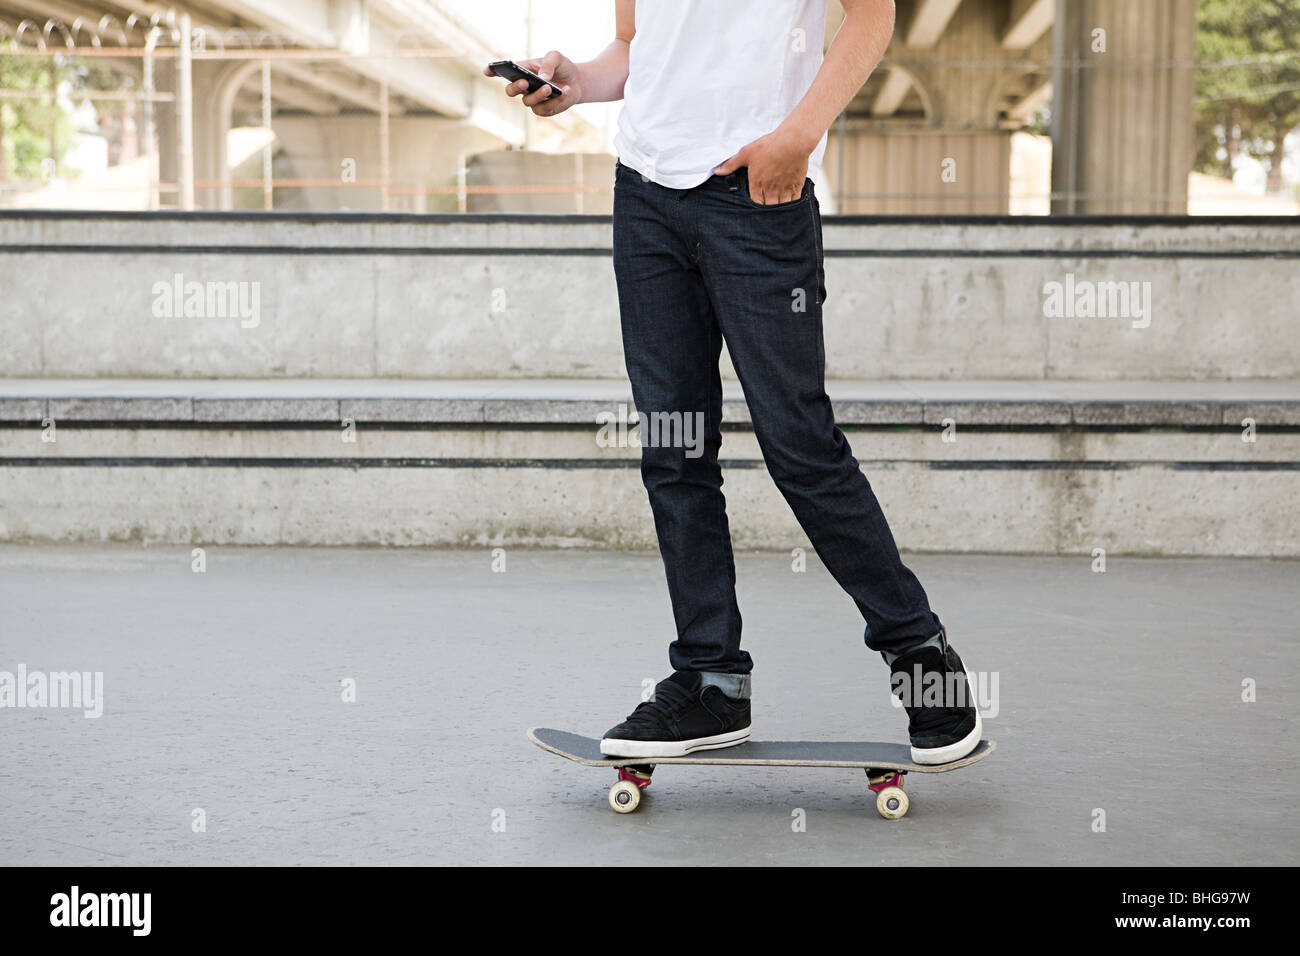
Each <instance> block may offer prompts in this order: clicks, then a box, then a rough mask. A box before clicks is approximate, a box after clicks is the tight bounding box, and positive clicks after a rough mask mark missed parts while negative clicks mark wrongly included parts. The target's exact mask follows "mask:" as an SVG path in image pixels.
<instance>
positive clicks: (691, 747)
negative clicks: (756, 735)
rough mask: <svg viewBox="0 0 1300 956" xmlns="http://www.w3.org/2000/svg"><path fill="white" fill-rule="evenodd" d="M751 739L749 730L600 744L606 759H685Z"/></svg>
mask: <svg viewBox="0 0 1300 956" xmlns="http://www.w3.org/2000/svg"><path fill="white" fill-rule="evenodd" d="M748 739H749V728H748V727H746V728H745V729H744V730H732V731H728V732H727V733H725V734H717V735H715V736H713V737H696V738H695V739H694V740H618V739H617V738H606V739H605V740H602V741H601V742H600V752H601V753H603V754H604V755H605V756H606V757H685V756H686V755H687V754H693V753H695V751H697V750H719V749H721V748H723V747H734V746H736V744H743V743H744V742H745V741H746V740H748Z"/></svg>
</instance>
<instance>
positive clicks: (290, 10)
mask: <svg viewBox="0 0 1300 956" xmlns="http://www.w3.org/2000/svg"><path fill="white" fill-rule="evenodd" d="M7 41H12V42H13V44H14V46H11V47H9V48H8V49H7V50H6V52H10V53H12V52H27V53H29V54H33V55H38V54H39V53H40V51H42V50H44V51H46V52H54V51H63V52H72V51H74V50H75V52H76V55H78V56H86V57H94V58H97V59H98V61H99V62H100V63H103V64H106V65H108V66H109V67H111V69H113V70H116V71H119V72H120V73H122V74H124V75H125V76H127V77H129V79H130V82H131V85H132V87H133V88H134V90H135V95H134V96H133V97H132V98H131V99H130V101H131V102H133V103H135V104H137V105H139V106H140V107H141V111H142V113H143V116H142V119H141V121H140V123H139V126H140V128H141V131H142V135H141V138H142V140H146V141H147V140H148V139H150V137H149V136H148V135H147V133H145V132H144V131H145V130H148V129H153V130H155V132H156V135H157V139H158V172H157V176H158V178H159V179H160V180H161V182H162V184H163V186H162V192H163V193H164V197H163V200H162V204H163V205H176V206H179V207H180V208H194V205H196V206H197V207H199V208H218V209H229V208H231V207H232V205H233V203H234V197H233V192H234V190H235V189H236V188H237V187H238V184H239V180H238V178H237V176H236V175H235V173H232V169H231V167H232V165H234V164H235V163H237V162H238V160H239V159H240V157H232V156H230V155H229V153H228V143H229V133H230V131H231V129H232V127H233V126H237V125H241V122H240V119H241V118H242V120H243V123H242V125H254V126H257V125H260V126H264V127H270V128H273V129H274V131H275V135H276V138H277V140H278V141H279V142H278V146H277V153H278V154H279V155H280V157H281V158H282V160H283V161H285V162H287V163H288V164H289V166H288V168H287V169H284V168H281V169H277V170H275V176H276V179H288V180H290V181H293V182H296V183H300V184H301V185H299V186H298V187H297V188H298V189H316V190H318V191H320V190H324V191H325V192H324V194H323V195H317V196H315V197H314V199H313V202H311V203H308V204H322V203H323V204H328V205H340V204H342V205H346V204H347V203H346V201H344V202H343V203H340V202H339V201H338V199H337V197H336V196H334V195H332V194H331V193H330V192H329V190H330V187H331V186H336V185H338V184H340V183H342V182H344V181H348V180H347V177H348V175H349V174H348V172H347V170H346V169H344V168H343V167H344V165H345V161H350V162H349V163H348V165H349V166H350V169H351V176H353V177H356V178H359V179H361V180H362V181H363V184H364V182H366V181H369V182H373V183H374V184H375V186H376V187H378V189H379V191H380V192H382V198H381V200H380V201H379V202H377V203H375V206H376V207H381V208H388V200H389V190H388V188H387V187H388V186H390V185H391V184H393V183H394V182H398V181H411V180H413V179H415V178H427V179H429V180H441V179H443V178H446V177H447V176H454V175H455V172H456V170H457V168H458V166H459V164H461V163H462V162H463V159H464V156H465V155H467V154H471V153H476V152H480V151H484V150H495V149H500V148H503V147H506V146H521V145H524V144H525V142H526V141H528V140H529V138H530V135H532V134H533V133H534V131H533V130H531V129H530V125H531V124H530V123H529V122H528V118H527V117H526V115H525V114H524V113H523V111H521V110H520V109H519V105H518V103H516V102H512V101H510V100H508V99H506V97H504V96H502V95H501V90H500V83H499V82H494V81H492V80H490V79H488V78H486V77H484V76H482V74H481V70H482V67H483V64H484V63H486V62H489V61H490V60H492V59H494V58H498V57H499V56H501V55H502V53H501V52H500V51H496V50H494V49H492V48H491V46H490V45H489V43H488V41H487V40H486V39H485V38H483V37H482V36H480V35H479V34H478V33H477V32H476V31H475V30H473V29H472V28H470V27H469V26H467V25H466V24H464V23H463V22H461V21H460V20H458V19H457V18H456V17H455V16H454V15H453V14H452V13H450V12H448V11H447V10H446V9H444V7H443V5H442V4H440V3H439V2H438V0H275V2H269V0H202V2H181V3H177V4H175V5H171V6H163V5H160V4H156V3H149V2H142V0H94V2H88V0H0V46H4V45H5V44H6V43H7ZM186 51H189V52H188V55H187V54H186ZM119 98H120V97H119ZM584 125H585V124H583V123H582V122H581V121H578V120H576V119H575V118H574V117H564V118H562V119H561V121H560V122H559V123H554V124H547V126H546V128H545V130H541V131H538V132H541V133H543V134H549V135H550V137H551V140H550V142H549V143H547V142H546V141H542V142H541V143H539V145H542V146H549V147H551V148H554V147H557V146H563V144H564V142H565V140H566V139H567V138H568V137H569V136H570V134H572V133H573V131H575V130H582V129H583V127H584ZM309 144H310V145H309ZM313 145H314V146H315V147H316V148H315V149H313V148H311V147H312V146H313ZM145 148H147V142H146V143H145ZM268 154H269V149H268ZM326 156H327V157H328V161H324V160H321V161H317V160H318V158H320V157H326ZM268 162H269V158H268ZM267 171H268V172H269V170H267ZM261 172H262V171H261V170H255V171H254V176H255V177H260V175H261ZM351 182H353V183H355V179H353V180H351ZM190 189H194V190H195V191H196V194H197V198H196V200H195V203H194V205H191V204H190V202H189V201H188V199H187V196H188V193H189V190H190ZM172 197H175V198H174V199H173V198H172ZM363 204H368V202H365V203H363ZM277 205H284V203H282V202H280V201H277ZM287 205H289V206H292V205H295V203H293V202H289V203H287Z"/></svg>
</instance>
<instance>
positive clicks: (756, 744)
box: [528, 727, 997, 820]
mask: <svg viewBox="0 0 1300 956" xmlns="http://www.w3.org/2000/svg"><path fill="white" fill-rule="evenodd" d="M528 739H529V740H531V741H532V742H533V743H535V744H536V745H537V746H539V747H541V748H542V749H543V750H548V751H550V752H551V753H553V754H558V755H559V756H561V757H564V758H565V759H567V760H572V761H574V762H575V763H580V764H582V765H583V766H585V767H608V768H610V769H613V770H617V771H618V782H617V783H615V784H614V786H612V787H611V788H610V791H609V805H610V806H611V807H612V808H613V809H614V810H616V811H618V812H619V813H631V812H632V811H633V810H635V809H636V808H637V807H638V806H639V805H640V802H641V791H642V790H644V789H645V788H646V787H648V786H650V777H651V773H652V772H653V770H654V768H655V767H657V766H661V765H664V764H695V765H706V766H736V767H849V768H853V769H860V770H865V771H866V772H867V778H868V787H869V788H870V789H871V790H872V791H873V792H874V793H875V794H876V809H877V810H878V811H879V812H880V815H881V816H883V817H885V818H886V819H889V820H897V819H898V818H899V817H901V816H903V815H904V814H905V813H907V808H908V798H907V795H906V794H905V793H903V776H904V775H905V774H908V773H946V772H947V771H950V770H959V769H961V768H962V767H969V766H970V765H971V764H973V763H978V762H979V761H981V760H983V759H984V758H985V757H987V756H988V755H989V754H991V753H992V752H993V751H994V749H995V748H996V746H997V745H996V744H994V743H993V741H991V740H981V741H980V743H979V745H978V746H977V747H976V748H975V749H974V750H972V751H971V752H970V753H969V754H967V755H966V756H965V757H962V758H961V759H960V760H954V761H952V762H951V763H943V764H919V763H916V762H914V761H913V760H912V751H911V748H910V747H908V746H907V745H906V744H890V743H878V742H874V741H864V740H853V741H849V740H845V741H835V740H751V741H747V742H745V743H743V744H737V745H736V746H734V747H725V748H722V749H720V750H698V751H696V752H695V753H692V754H687V755H686V756H685V757H606V756H605V755H604V754H602V753H601V752H600V741H599V740H597V739H596V738H594V737H584V736H582V735H581V734H573V733H569V732H567V731H564V730H554V729H552V728H550V727H534V728H533V729H532V730H530V731H528Z"/></svg>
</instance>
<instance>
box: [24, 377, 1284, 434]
mask: <svg viewBox="0 0 1300 956" xmlns="http://www.w3.org/2000/svg"><path fill="white" fill-rule="evenodd" d="M827 391H828V392H829V394H830V396H831V399H832V401H833V402H834V404H835V409H836V416H837V419H838V421H840V423H841V424H844V425H911V426H920V425H930V426H936V427H940V426H943V425H944V424H945V423H947V422H949V421H951V422H953V423H955V424H957V425H959V426H966V427H993V428H1067V427H1081V428H1152V427H1179V428H1222V427H1231V428H1241V427H1243V425H1242V423H1243V421H1244V420H1247V419H1252V420H1254V422H1255V424H1256V425H1257V426H1260V427H1297V426H1300V382H1231V383H1226V382H1019V381H992V382H985V381H979V382H950V381H943V382H939V381H906V382H863V381H846V380H831V381H828V382H827ZM724 396H725V397H724V404H723V421H724V422H726V423H727V424H731V425H742V426H743V425H748V424H750V416H749V409H748V406H747V405H746V404H745V401H744V396H743V394H742V392H741V391H740V388H739V386H738V385H736V384H735V383H732V382H729V383H725V384H724ZM631 402H632V399H631V392H630V390H629V388H628V386H627V384H626V383H624V382H619V381H615V380H610V379H560V380H556V379H537V380H528V379H511V380H495V381H489V380H439V381H422V382H416V381H406V380H351V379H335V380H287V379H265V380H222V381H213V380H198V381H195V380H162V379H154V380H150V379H136V380H127V379H5V380H0V421H4V422H13V423H21V422H39V421H42V420H44V419H46V418H52V419H54V420H55V422H57V423H60V424H76V423H92V422H95V423H123V424H125V423H130V422H149V423H174V424H190V423H195V424H227V425H240V424H250V425H251V424H268V423H269V424H275V423H281V424H312V423H318V424H330V425H334V424H337V423H339V422H341V421H343V420H351V421H353V422H356V423H358V424H360V423H363V422H364V423H369V424H379V425H385V424H392V425H405V424H420V425H464V424H490V425H506V426H510V425H519V426H528V425H566V426H589V425H595V424H596V422H597V416H598V415H601V414H608V413H611V412H613V413H615V414H618V411H619V406H620V405H622V406H626V407H627V408H628V409H630V408H631Z"/></svg>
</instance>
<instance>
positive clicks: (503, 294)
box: [0, 212, 1300, 380]
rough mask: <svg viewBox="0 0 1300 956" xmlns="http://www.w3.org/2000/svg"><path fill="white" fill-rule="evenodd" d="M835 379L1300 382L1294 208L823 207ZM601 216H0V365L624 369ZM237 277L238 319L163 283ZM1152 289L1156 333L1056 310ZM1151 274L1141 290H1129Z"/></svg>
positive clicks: (489, 371) (194, 371) (172, 370)
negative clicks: (899, 210) (1086, 215)
mask: <svg viewBox="0 0 1300 956" xmlns="http://www.w3.org/2000/svg"><path fill="white" fill-rule="evenodd" d="M825 248H826V256H827V262H826V284H827V287H828V290H829V299H828V302H827V304H826V353H827V365H828V375H829V376H830V377H832V378H866V379H890V378H902V379H906V378H935V379H942V378H962V379H982V378H1017V379H1102V380H1108V379H1135V380H1153V379H1155V380H1159V379H1171V380H1179V379H1182V380H1207V379H1208V380H1217V379H1222V380H1232V379H1251V378H1277V379H1283V378H1294V377H1300V335H1297V330H1296V314H1297V313H1296V307H1295V303H1296V302H1297V301H1300V268H1297V267H1296V265H1297V264H1296V259H1297V258H1300V229H1297V228H1296V226H1295V224H1294V221H1293V220H1288V219H1275V220H1267V219H1241V220H1234V219H1209V220H1196V221H1192V222H1188V221H1184V220H1179V219H1173V220H1158V219H1114V220H1080V221H1075V222H1069V221H1064V222H1063V221H1058V220H1027V219H1023V218H1022V219H1015V218H1000V219H989V220H971V219H966V220H963V219H927V218H918V219H904V218H899V219H871V218H854V217H844V218H839V219H834V218H828V219H827V222H826V225H825ZM609 250H610V224H609V219H608V218H607V217H601V216H571V217H529V216H466V217H457V216H446V217H441V216H423V217H421V216H388V217H384V216H372V215H352V216H349V215H346V214H342V215H340V214H329V215H315V214H307V215H292V214H283V215H282V214H276V215H273V216H264V215H260V214H250V215H239V214H235V215H230V214H226V215H221V214H197V215H190V216H185V215H179V214H173V215H165V216H163V217H161V218H156V217H150V216H148V215H132V214H91V215H84V214H65V213H35V212H33V213H6V214H3V215H0V290H2V291H0V331H2V332H3V335H0V377H19V376H34V377H57V376H67V377H76V376H85V377H96V376H113V377H131V376H145V377H149V376H157V377H178V376H179V377H196V378H201V377H237V378H239V377H244V378H258V377H279V376H286V377H344V378H347V377H359V378H369V377H399V378H404V377H410V378H457V377H464V378H498V377H502V378H512V377H517V378H528V377H549V376H557V377H584V376H585V377H594V378H620V377H622V375H623V360H622V351H621V345H620V337H619V330H618V314H617V301H616V296H615V288H614V277H613V272H612V269H611V265H610V251H609ZM177 275H180V276H182V277H183V281H184V282H194V281H197V282H204V283H207V282H212V283H228V282H235V283H244V285H243V286H242V287H241V288H243V289H244V290H245V291H246V292H247V293H248V294H250V295H251V293H252V290H254V289H256V292H257V295H258V296H259V303H258V304H259V309H258V315H257V321H256V324H255V326H252V327H244V323H242V322H241V321H240V319H239V318H238V317H232V316H222V315H217V314H212V315H203V316H197V317H190V318H184V317H171V318H167V317H159V316H158V315H155V305H156V300H157V299H158V298H159V295H158V293H157V291H156V290H157V289H158V288H159V284H160V283H161V284H164V285H165V284H166V283H171V282H174V281H175V277H176V276H177ZM1070 276H1073V277H1074V280H1073V281H1076V283H1077V282H1079V281H1088V282H1109V281H1123V282H1137V283H1150V286H1149V294H1150V312H1149V314H1150V324H1149V326H1148V327H1145V328H1138V327H1135V324H1137V325H1141V324H1142V322H1143V320H1142V319H1140V318H1139V319H1133V318H1127V317H1115V318H1102V317H1093V318H1085V317H1061V318H1046V317H1044V302H1045V296H1044V289H1045V287H1046V285H1047V284H1048V283H1052V282H1059V283H1062V284H1063V283H1065V282H1067V281H1070V280H1069V279H1068V277H1070ZM1141 288H1142V286H1141V285H1139V289H1141Z"/></svg>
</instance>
